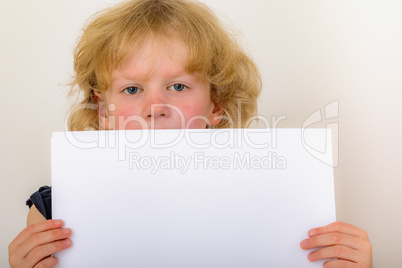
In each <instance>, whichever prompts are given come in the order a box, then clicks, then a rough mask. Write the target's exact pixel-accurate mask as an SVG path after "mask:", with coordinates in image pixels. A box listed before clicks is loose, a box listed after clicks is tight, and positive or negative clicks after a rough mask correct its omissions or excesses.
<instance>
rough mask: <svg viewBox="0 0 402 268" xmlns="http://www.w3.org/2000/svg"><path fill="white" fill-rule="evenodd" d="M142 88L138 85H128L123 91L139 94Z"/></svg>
mask: <svg viewBox="0 0 402 268" xmlns="http://www.w3.org/2000/svg"><path fill="white" fill-rule="evenodd" d="M139 90H140V89H139V88H138V87H128V88H126V89H125V90H124V91H123V92H124V93H126V94H129V95H134V94H137V93H138V91H139Z"/></svg>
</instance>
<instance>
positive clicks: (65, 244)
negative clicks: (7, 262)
mask: <svg viewBox="0 0 402 268" xmlns="http://www.w3.org/2000/svg"><path fill="white" fill-rule="evenodd" d="M70 246H71V240H70V239H68V238H67V239H63V240H59V241H55V242H53V243H49V244H45V245H41V246H39V247H36V248H34V249H33V250H32V251H31V252H29V254H28V256H27V257H26V258H25V264H26V267H33V266H34V265H36V264H38V262H40V261H41V260H43V259H44V258H46V257H47V256H50V255H52V254H54V253H56V252H59V251H62V250H64V249H66V248H69V247H70Z"/></svg>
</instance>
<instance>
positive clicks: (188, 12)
mask: <svg viewBox="0 0 402 268" xmlns="http://www.w3.org/2000/svg"><path fill="white" fill-rule="evenodd" d="M149 36H152V37H154V36H161V37H168V38H178V39H180V40H181V41H184V43H185V44H186V45H187V46H188V50H189V55H188V64H187V66H186V71H187V72H188V73H194V72H198V73H200V74H202V75H204V76H205V78H206V79H207V80H208V82H209V83H210V90H211V100H212V101H213V102H214V103H217V104H219V105H220V106H221V107H222V108H223V110H224V114H223V118H222V120H221V121H220V123H219V124H217V125H216V126H213V127H214V128H227V127H247V126H246V123H247V121H248V120H249V119H250V118H251V117H252V116H254V115H256V113H257V98H258V96H259V94H260V91H261V78H260V74H259V71H258V69H257V67H256V65H255V63H254V62H253V60H252V59H251V58H250V57H249V56H248V55H247V53H246V52H245V51H244V50H243V49H242V48H241V47H240V46H239V44H238V43H237V42H236V40H235V38H234V37H233V35H231V34H230V33H229V32H228V31H226V30H225V29H224V27H223V26H222V25H221V23H220V22H219V21H218V19H217V18H216V16H215V15H214V14H213V12H212V11H211V10H210V9H209V8H208V7H206V6H205V5H204V4H202V3H199V2H195V1H188V0H130V1H125V2H122V3H120V4H118V5H115V6H113V7H111V8H108V9H105V10H103V11H100V12H98V13H96V14H95V15H94V16H93V17H92V18H91V20H90V21H89V23H88V24H87V26H86V27H84V29H83V33H82V35H81V37H80V38H79V40H78V43H77V46H76V48H75V50H74V72H75V74H74V80H73V82H72V83H71V86H72V89H71V92H70V94H71V95H72V94H74V93H75V92H76V90H78V91H79V92H80V93H82V94H83V95H82V100H81V102H80V103H79V105H76V106H74V107H73V108H72V110H71V111H70V114H69V116H68V119H67V126H68V129H69V130H71V131H80V130H98V129H99V128H100V126H99V121H98V113H97V109H96V107H97V104H96V100H95V97H94V91H97V92H99V93H101V94H104V92H106V91H107V90H108V88H109V86H110V83H111V77H112V72H113V71H114V70H116V69H118V68H119V66H120V65H121V64H122V63H123V62H124V61H125V60H126V59H127V57H128V56H129V55H130V54H131V53H133V52H134V51H135V49H136V48H138V47H139V46H140V45H141V42H142V41H144V40H145V39H146V38H147V37H149Z"/></svg>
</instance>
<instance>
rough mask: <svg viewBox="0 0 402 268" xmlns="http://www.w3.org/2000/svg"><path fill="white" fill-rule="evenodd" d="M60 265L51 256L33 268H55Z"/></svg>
mask: <svg viewBox="0 0 402 268" xmlns="http://www.w3.org/2000/svg"><path fill="white" fill-rule="evenodd" d="M58 263H59V260H58V259H57V258H56V257H53V256H50V257H47V258H44V259H43V260H41V261H40V262H38V263H37V264H36V265H35V266H34V267H33V268H48V267H54V266H56V265H57V264H58Z"/></svg>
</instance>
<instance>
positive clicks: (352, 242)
mask: <svg viewBox="0 0 402 268" xmlns="http://www.w3.org/2000/svg"><path fill="white" fill-rule="evenodd" d="M361 243H362V239H361V238H359V237H355V236H351V235H347V234H343V233H328V234H322V235H317V236H312V237H310V238H308V239H305V240H303V241H302V242H301V243H300V247H301V248H302V249H310V248H317V247H326V246H334V245H344V246H347V247H350V248H353V249H355V250H358V249H359V248H360V246H359V245H361Z"/></svg>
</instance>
